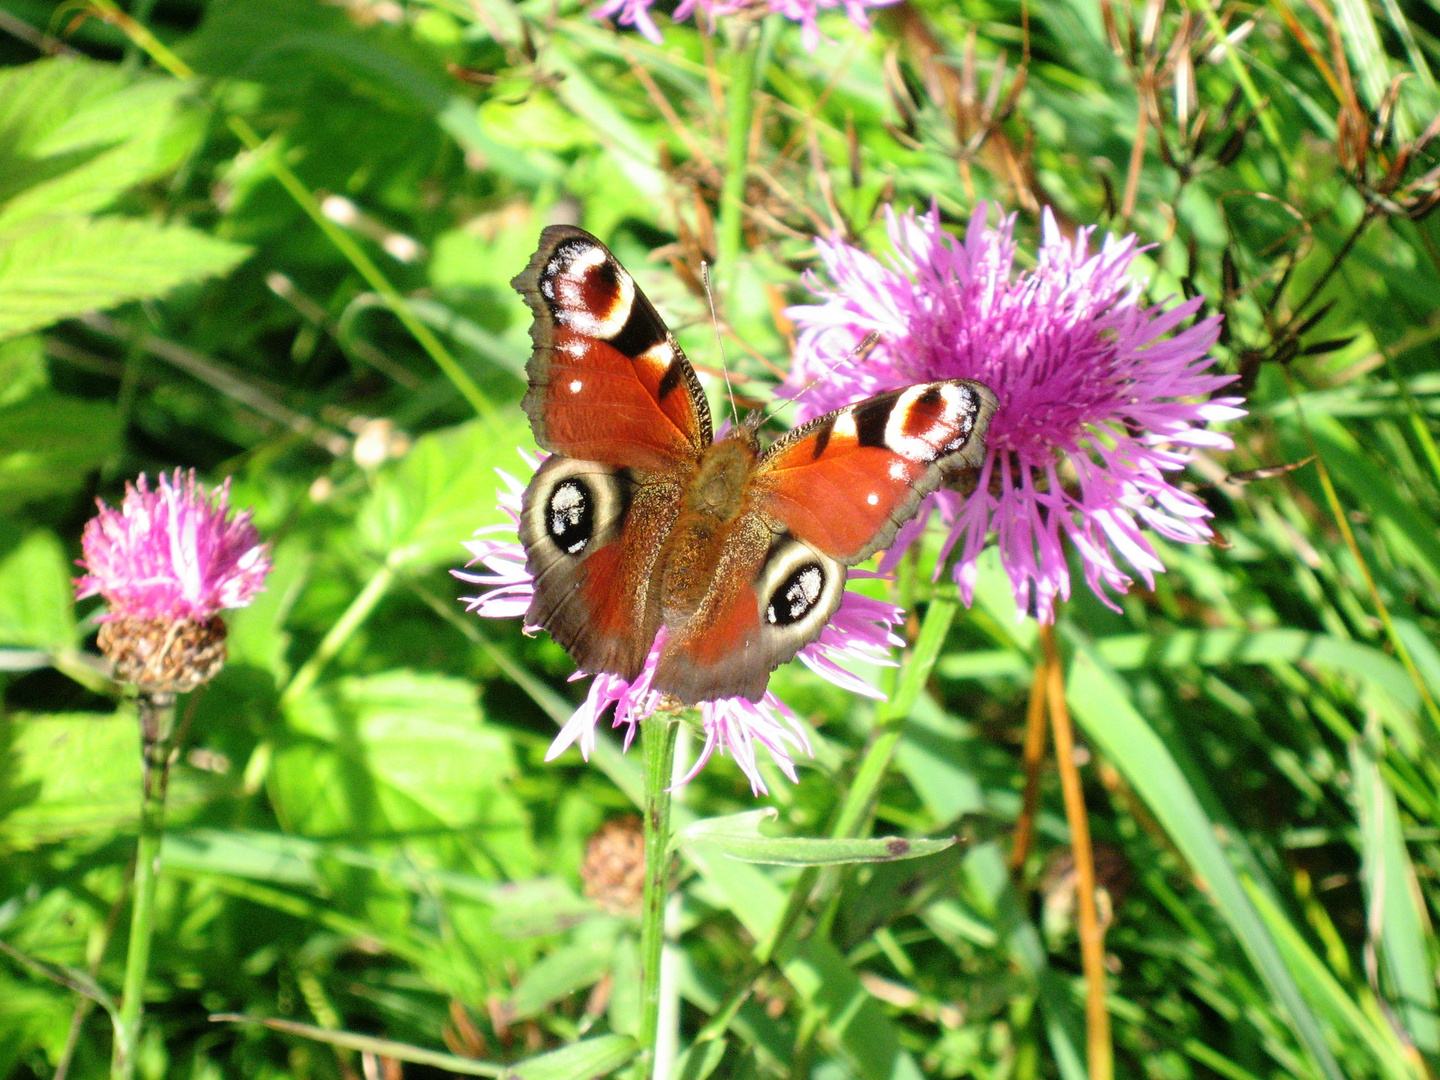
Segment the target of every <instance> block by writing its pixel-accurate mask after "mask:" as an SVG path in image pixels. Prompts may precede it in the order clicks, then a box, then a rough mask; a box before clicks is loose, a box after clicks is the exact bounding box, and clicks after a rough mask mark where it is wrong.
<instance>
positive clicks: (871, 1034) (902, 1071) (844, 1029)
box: [685, 843, 921, 1080]
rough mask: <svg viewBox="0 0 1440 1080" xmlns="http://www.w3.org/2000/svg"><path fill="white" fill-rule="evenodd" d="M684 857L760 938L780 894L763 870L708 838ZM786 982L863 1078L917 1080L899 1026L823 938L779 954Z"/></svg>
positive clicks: (781, 903) (776, 912)
mask: <svg viewBox="0 0 1440 1080" xmlns="http://www.w3.org/2000/svg"><path fill="white" fill-rule="evenodd" d="M685 854H686V857H687V858H689V859H690V861H691V862H693V863H694V864H695V866H696V867H697V868H698V869H699V870H700V872H701V873H702V874H704V875H705V879H706V883H707V885H708V886H709V887H710V888H712V889H714V890H715V891H716V895H717V897H719V898H723V902H724V903H725V904H726V906H728V907H729V908H730V910H731V911H732V912H733V913H734V914H735V917H736V918H737V919H739V920H740V922H741V924H742V925H743V926H744V927H745V929H746V930H748V931H749V932H750V935H751V937H753V938H755V939H756V940H757V941H764V940H768V939H769V937H770V936H771V935H772V934H773V933H774V930H775V926H776V924H777V922H778V921H779V919H780V915H781V912H782V910H783V909H784V907H785V894H784V893H783V892H782V891H781V889H780V887H779V886H778V885H776V884H775V882H774V881H773V880H772V879H771V878H769V877H768V876H766V874H765V873H764V872H762V871H761V870H759V869H758V868H756V867H755V866H752V865H750V864H748V863H742V862H738V861H736V860H734V859H729V858H726V857H725V856H724V855H723V854H722V853H721V851H720V850H719V849H718V848H716V847H715V846H714V845H711V844H698V843H697V844H691V845H689V846H688V847H687V848H686V851H685ZM779 960H780V967H781V970H782V971H784V973H785V978H786V979H788V980H789V982H790V985H791V986H793V987H794V988H795V991H796V993H798V994H799V995H800V996H801V997H802V998H803V999H804V1000H805V1002H806V1004H807V1005H808V1006H809V1007H810V1008H812V1009H814V1010H816V1012H817V1013H818V1015H819V1018H820V1019H821V1020H822V1022H823V1023H824V1024H825V1026H826V1029H827V1030H828V1031H829V1032H830V1034H831V1035H832V1036H833V1037H834V1039H835V1041H836V1044H837V1045H838V1047H839V1048H840V1049H841V1050H842V1051H843V1052H844V1054H845V1055H846V1057H848V1058H849V1059H850V1060H851V1061H852V1062H853V1063H854V1065H855V1067H856V1068H857V1069H858V1070H859V1073H860V1075H861V1076H863V1077H866V1078H867V1080H919V1078H920V1076H921V1073H920V1069H919V1067H918V1066H917V1065H916V1064H915V1061H914V1059H913V1058H912V1057H911V1056H910V1054H909V1052H908V1051H906V1050H905V1048H904V1047H903V1045H902V1044H901V1041H900V1034H899V1031H898V1030H897V1029H896V1028H895V1026H894V1025H893V1024H891V1022H890V1019H889V1018H888V1017H887V1016H886V1015H885V1012H884V1010H883V1009H881V1007H880V1003H879V1002H878V1001H876V1000H875V999H874V998H873V997H871V996H870V993H869V991H867V990H866V989H865V988H864V986H862V985H861V983H860V980H859V978H858V977H857V976H856V974H855V972H854V971H853V970H852V969H851V968H850V965H849V964H848V963H846V961H845V958H844V957H843V956H842V955H841V954H840V952H839V951H838V950H837V949H836V948H835V947H834V946H833V945H832V944H830V942H829V941H828V940H824V939H821V938H809V939H807V940H805V941H801V942H798V943H796V944H794V945H793V946H792V948H791V951H790V953H789V955H787V956H784V957H781V958H779Z"/></svg>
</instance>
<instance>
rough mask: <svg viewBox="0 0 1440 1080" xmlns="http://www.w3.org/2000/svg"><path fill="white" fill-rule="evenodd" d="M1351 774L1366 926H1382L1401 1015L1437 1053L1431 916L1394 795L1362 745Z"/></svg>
mask: <svg viewBox="0 0 1440 1080" xmlns="http://www.w3.org/2000/svg"><path fill="white" fill-rule="evenodd" d="M1350 775H1351V778H1352V784H1353V790H1354V798H1355V807H1356V811H1357V816H1358V817H1359V820H1360V858H1361V881H1362V882H1363V883H1364V886H1365V898H1366V902H1367V904H1368V906H1369V910H1370V919H1369V922H1370V925H1371V926H1372V927H1374V926H1377V925H1378V926H1379V928H1380V942H1379V944H1380V947H1381V954H1382V956H1383V957H1384V960H1385V967H1386V969H1387V970H1388V971H1389V974H1390V978H1391V981H1392V985H1393V986H1394V990H1395V992H1394V997H1395V999H1396V1003H1397V1006H1398V1012H1399V1014H1400V1017H1401V1018H1402V1019H1403V1021H1404V1026H1405V1030H1406V1032H1407V1034H1408V1035H1409V1036H1410V1039H1411V1041H1413V1042H1414V1044H1415V1046H1416V1048H1417V1049H1419V1050H1420V1051H1421V1052H1422V1053H1425V1054H1429V1055H1434V1054H1436V1053H1440V1019H1437V1015H1436V1005H1437V1003H1436V994H1435V974H1434V972H1435V966H1434V964H1433V963H1432V962H1431V959H1430V948H1429V943H1428V940H1427V938H1428V935H1427V933H1426V930H1427V927H1428V923H1429V915H1428V913H1427V912H1426V910H1425V907H1424V900H1423V898H1422V894H1421V892H1420V884H1419V881H1418V880H1417V879H1416V877H1415V866H1414V864H1412V863H1411V861H1410V853H1409V851H1407V850H1406V846H1405V837H1404V833H1403V832H1402V830H1401V825H1400V812H1399V809H1398V808H1397V807H1396V805H1395V793H1394V792H1393V791H1391V790H1390V786H1389V785H1388V784H1387V783H1386V782H1385V776H1384V774H1383V773H1382V772H1381V771H1380V767H1379V765H1378V764H1376V762H1375V760H1374V758H1373V757H1371V756H1370V755H1369V754H1368V753H1367V752H1366V751H1365V748H1364V747H1363V746H1361V745H1360V744H1359V743H1358V742H1356V743H1352V744H1351V746H1350Z"/></svg>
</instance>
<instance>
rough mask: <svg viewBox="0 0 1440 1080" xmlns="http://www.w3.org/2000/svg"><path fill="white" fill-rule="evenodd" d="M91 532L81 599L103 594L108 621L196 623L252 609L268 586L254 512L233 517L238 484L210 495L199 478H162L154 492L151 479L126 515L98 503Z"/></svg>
mask: <svg viewBox="0 0 1440 1080" xmlns="http://www.w3.org/2000/svg"><path fill="white" fill-rule="evenodd" d="M96 502H97V504H98V506H99V508H100V512H99V513H98V514H96V515H95V516H94V517H93V518H91V519H90V520H89V521H88V522H87V523H86V525H85V532H84V534H83V536H82V537H81V541H80V543H81V548H82V549H83V551H84V558H83V559H82V560H81V563H80V565H82V566H83V567H84V568H85V569H86V570H87V571H88V572H87V573H86V574H84V575H83V576H82V577H80V578H77V579H76V581H75V596H76V598H77V599H84V598H85V597H87V596H95V595H96V594H99V595H100V596H103V597H104V598H105V603H106V604H107V605H108V607H109V611H108V612H107V613H106V614H105V615H103V616H102V617H101V618H102V619H107V620H108V619H118V618H122V617H125V616H133V617H137V618H145V619H165V618H171V619H179V618H186V619H192V620H194V621H196V622H205V621H206V620H208V619H210V618H212V617H213V616H215V615H217V614H218V613H219V612H220V611H221V610H223V609H225V608H238V607H244V606H245V605H246V604H248V603H250V601H251V599H252V598H253V597H254V596H255V594H256V593H257V592H259V591H260V589H261V588H262V587H263V585H264V581H265V575H266V574H268V573H269V572H270V559H269V556H268V555H267V553H266V548H265V545H264V544H262V543H261V542H260V534H259V533H258V532H257V531H256V530H255V526H254V525H252V524H251V523H250V511H248V510H243V511H241V512H240V513H238V514H236V515H235V517H234V518H231V517H230V481H228V480H227V481H225V483H223V484H221V485H220V487H219V488H218V489H217V490H216V491H215V492H214V493H210V492H207V491H206V490H205V489H204V488H203V487H201V486H200V485H199V484H198V483H197V482H196V480H195V473H194V471H193V470H192V471H191V472H190V473H188V474H186V473H182V472H181V471H180V470H179V469H176V470H175V473H174V475H173V476H169V477H167V476H165V475H163V474H162V475H161V476H160V480H159V486H158V488H157V489H156V490H155V491H151V490H150V486H149V482H148V480H147V479H146V477H144V476H143V475H142V476H141V477H140V478H139V479H138V480H136V481H135V483H134V485H130V484H126V485H125V499H124V501H123V502H122V503H121V504H120V509H119V510H114V509H112V508H111V507H109V506H106V505H105V503H104V502H102V501H100V500H96Z"/></svg>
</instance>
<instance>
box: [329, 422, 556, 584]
mask: <svg viewBox="0 0 1440 1080" xmlns="http://www.w3.org/2000/svg"><path fill="white" fill-rule="evenodd" d="M514 413H515V414H516V415H515V416H514V417H513V418H512V422H511V424H510V426H509V427H508V428H505V429H502V431H501V432H500V434H499V435H498V436H497V434H496V433H495V431H494V430H493V425H492V426H489V427H487V426H486V425H484V424H482V423H481V422H480V421H472V422H470V423H468V424H460V425H458V426H456V427H452V428H446V429H444V430H443V431H437V432H432V433H431V434H429V435H422V436H421V437H420V438H419V439H416V440H415V445H414V447H413V448H412V449H411V450H410V452H409V453H408V454H406V455H405V457H404V459H403V460H402V461H400V462H399V463H397V464H396V465H395V467H394V468H392V469H389V470H387V471H385V472H383V473H381V474H380V476H378V477H377V478H376V480H375V486H374V488H373V490H372V491H371V494H370V498H369V499H368V500H367V501H366V503H365V505H364V506H363V507H362V508H361V510H360V514H359V517H358V519H357V521H356V531H357V533H358V534H359V536H360V539H361V542H362V543H363V544H364V545H365V546H366V547H367V548H369V549H370V550H371V552H372V553H374V554H376V555H378V556H381V557H383V558H384V559H385V561H386V563H387V564H388V565H389V566H391V567H392V568H394V569H396V570H418V569H423V568H426V567H430V566H435V565H439V564H445V563H450V564H459V563H463V562H464V561H465V549H464V548H462V547H461V546H460V544H461V542H462V541H464V540H466V539H467V538H469V536H470V535H471V534H472V533H473V532H474V531H475V530H476V529H477V528H479V527H480V526H482V525H492V524H498V523H500V522H503V521H508V520H509V519H508V518H507V517H506V516H505V513H504V511H503V510H501V509H500V507H499V504H498V503H497V502H496V495H497V493H498V492H499V491H500V490H502V484H501V482H500V479H499V478H498V477H497V476H496V475H495V469H496V467H497V466H498V467H500V468H503V469H505V470H506V471H507V472H511V473H523V472H524V471H525V465H524V462H523V461H522V460H521V459H520V457H519V455H518V454H517V453H516V448H517V447H522V446H523V447H529V446H533V445H534V440H533V439H532V438H531V437H530V434H529V429H528V425H527V424H526V422H525V418H524V414H523V413H520V410H519V409H516V410H514Z"/></svg>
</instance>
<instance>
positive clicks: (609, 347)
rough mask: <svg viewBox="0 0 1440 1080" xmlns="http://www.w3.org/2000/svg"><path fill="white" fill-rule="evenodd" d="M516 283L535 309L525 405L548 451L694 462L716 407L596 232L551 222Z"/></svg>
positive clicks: (650, 465) (669, 469)
mask: <svg viewBox="0 0 1440 1080" xmlns="http://www.w3.org/2000/svg"><path fill="white" fill-rule="evenodd" d="M511 284H512V285H514V287H515V288H516V289H518V290H519V291H520V293H521V295H523V296H524V297H525V301H526V303H528V304H529V305H530V309H531V311H532V312H533V313H534V316H535V321H534V324H533V325H532V327H531V330H530V334H531V337H532V338H533V340H534V343H535V349H534V352H533V353H532V355H531V357H530V361H529V363H528V364H527V365H526V374H527V376H528V377H529V382H530V389H529V392H528V393H527V394H526V395H525V402H524V407H525V411H526V413H527V414H528V415H529V417H530V423H531V426H532V427H533V428H534V431H535V440H536V442H538V443H539V444H540V445H541V446H542V447H544V448H545V449H547V450H551V451H554V452H556V453H559V454H564V455H565V456H566V457H572V458H579V459H581V460H585V461H603V462H607V463H609V464H612V465H617V466H624V467H628V468H633V469H639V470H644V471H647V472H652V473H655V472H664V473H670V474H672V475H673V474H675V473H677V472H680V471H684V470H686V469H690V468H693V467H694V463H695V462H696V461H697V460H698V459H699V457H700V455H701V454H702V453H704V451H705V448H706V447H708V446H709V445H710V441H711V425H710V410H709V406H708V405H707V404H706V402H705V394H704V392H703V391H702V389H701V387H700V382H699V380H698V379H697V378H696V376H695V371H694V369H693V368H692V367H691V366H690V362H689V361H688V360H687V359H686V358H685V354H684V353H683V352H682V351H681V349H680V346H679V345H678V344H676V342H675V338H674V336H673V335H672V334H671V333H670V331H669V330H668V329H666V326H665V323H664V321H663V320H662V319H661V318H660V316H659V314H657V313H656V311H655V308H654V307H653V306H652V305H651V303H650V301H649V300H648V299H647V298H646V297H645V294H644V293H643V292H641V291H640V288H639V286H637V285H636V284H635V279H634V278H632V277H631V276H630V274H629V272H628V271H626V269H625V268H624V267H623V266H621V265H620V263H619V262H618V261H616V259H615V257H614V256H613V255H611V254H610V251H609V250H608V249H607V248H606V247H605V245H604V244H602V243H601V242H600V241H599V240H597V239H596V238H595V237H593V236H591V235H590V234H589V233H587V232H585V230H583V229H577V228H575V227H573V226H569V225H552V226H550V227H549V228H547V229H546V230H545V231H544V232H543V233H542V234H541V237H540V247H539V250H537V251H536V252H535V254H534V255H533V256H532V257H531V259H530V264H529V265H528V266H527V267H526V268H525V269H524V271H522V272H521V273H520V274H519V275H518V276H517V277H516V278H515V280H514V281H513V282H511Z"/></svg>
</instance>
